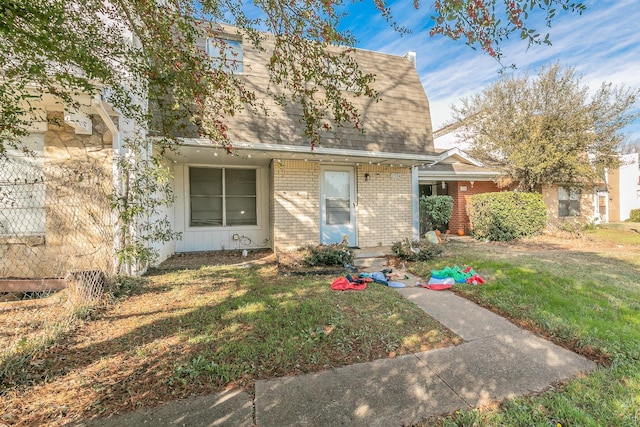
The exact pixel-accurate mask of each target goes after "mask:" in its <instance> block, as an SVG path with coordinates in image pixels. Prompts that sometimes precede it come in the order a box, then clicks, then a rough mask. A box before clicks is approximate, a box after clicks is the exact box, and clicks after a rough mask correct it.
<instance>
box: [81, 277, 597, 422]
mask: <svg viewBox="0 0 640 427" xmlns="http://www.w3.org/2000/svg"><path fill="white" fill-rule="evenodd" d="M409 276H410V278H409V280H404V281H403V282H405V283H407V287H406V288H401V289H398V292H400V293H401V294H402V295H404V296H405V297H407V298H408V299H410V300H411V301H413V302H414V303H416V304H417V305H418V306H419V307H421V308H422V309H424V310H425V311H426V312H427V313H428V314H429V315H430V316H432V317H434V318H435V319H436V320H438V321H439V322H440V323H442V324H443V325H444V326H446V327H448V328H449V329H451V330H452V331H453V332H455V333H456V334H457V335H459V336H460V337H461V338H462V339H463V340H464V343H463V344H461V345H459V346H456V347H449V348H444V349H439V350H433V351H427V352H424V353H417V354H411V355H406V356H401V357H397V358H394V359H381V360H376V361H374V362H370V363H360V364H356V365H351V366H346V367H343V368H337V369H332V370H329V371H324V372H320V373H315V374H307V375H300V376H296V377H287V378H279V379H273V380H264V381H258V382H256V387H255V398H252V396H251V395H249V394H248V393H245V392H241V391H230V392H225V393H221V394H217V395H212V396H203V397H198V398H194V399H189V400H185V401H178V402H172V403H170V404H167V405H165V406H163V407H160V408H154V409H151V410H146V411H140V412H135V413H131V414H126V415H123V416H120V417H116V418H112V419H103V420H98V421H97V422H92V423H85V424H81V425H87V426H88V425H92V426H131V425H136V426H137V425H145V424H146V425H153V426H154V427H155V426H218V425H220V426H222V425H225V426H253V425H258V426H260V427H270V426H274V427H275V426H278V427H280V426H339V425H348V426H401V425H411V424H413V423H417V422H419V421H420V420H422V419H424V418H426V417H429V416H432V415H439V414H445V413H449V412H453V411H455V410H457V409H462V408H472V407H477V406H480V405H484V404H487V403H489V402H492V401H500V400H503V399H505V398H508V397H512V396H519V395H525V394H530V393H534V392H539V391H542V390H544V389H545V388H547V387H548V386H550V385H551V384H554V383H556V382H558V381H562V380H565V379H568V378H571V377H573V376H575V375H577V374H578V373H580V372H587V371H591V370H593V369H595V367H596V366H595V364H594V363H593V362H591V361H589V360H587V359H586V358H584V357H582V356H579V355H577V354H575V353H572V352H570V351H568V350H565V349H563V348H561V347H558V346H556V345H554V344H553V343H551V342H549V341H546V340H544V339H541V338H539V337H537V336H535V335H533V334H531V333H529V332H527V331H524V330H522V329H520V328H518V327H516V326H515V325H513V324H512V323H510V322H508V321H507V320H505V319H504V318H502V317H500V316H498V315H496V314H494V313H492V312H491V311H488V310H485V309H484V308H481V307H479V306H478V305H476V304H474V303H472V302H470V301H468V300H466V299H464V298H461V297H458V296H456V295H455V294H453V293H451V292H449V291H431V290H427V289H423V288H419V287H415V286H413V285H414V284H415V283H416V281H417V280H418V278H417V277H415V276H412V275H409ZM371 286H376V285H371Z"/></svg>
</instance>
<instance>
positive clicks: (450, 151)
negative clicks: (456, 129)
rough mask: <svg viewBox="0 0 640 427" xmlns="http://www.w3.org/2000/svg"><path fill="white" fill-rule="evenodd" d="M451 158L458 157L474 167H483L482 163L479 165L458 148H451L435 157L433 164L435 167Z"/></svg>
mask: <svg viewBox="0 0 640 427" xmlns="http://www.w3.org/2000/svg"><path fill="white" fill-rule="evenodd" d="M453 156H458V157H460V158H462V159H463V160H465V161H466V162H468V163H470V164H472V165H474V166H483V165H482V163H480V162H479V161H478V160H476V159H474V158H473V157H471V156H469V155H468V154H467V153H465V152H464V151H462V150H461V149H459V148H458V147H453V148H450V149H448V150H447V151H444V152H442V153H440V155H439V156H438V157H437V159H436V161H435V162H434V163H433V164H434V165H436V164H438V163H440V162H441V161H443V160H445V159H448V158H449V157H453Z"/></svg>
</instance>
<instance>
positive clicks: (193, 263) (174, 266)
mask: <svg viewBox="0 0 640 427" xmlns="http://www.w3.org/2000/svg"><path fill="white" fill-rule="evenodd" d="M274 261H275V255H274V253H273V251H272V250H271V249H255V250H247V252H246V256H243V252H242V251H241V250H235V251H208V252H190V253H184V254H175V255H172V256H171V257H169V258H168V259H166V260H165V261H163V262H162V263H161V264H160V265H159V266H158V267H156V268H155V269H154V270H159V271H166V270H196V269H198V268H201V267H204V266H207V265H242V264H267V263H270V262H274Z"/></svg>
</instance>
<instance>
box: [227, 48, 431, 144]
mask: <svg viewBox="0 0 640 427" xmlns="http://www.w3.org/2000/svg"><path fill="white" fill-rule="evenodd" d="M273 40H274V39H273V37H270V36H268V37H267V38H266V41H265V42H264V44H263V47H265V48H266V51H263V52H261V51H258V50H257V49H255V48H254V47H253V46H252V45H251V44H250V43H245V45H244V72H243V75H242V77H241V78H242V79H244V80H245V81H246V82H247V84H248V85H250V86H251V89H252V90H254V91H255V93H256V95H257V97H258V99H264V100H265V102H266V104H267V106H268V108H269V115H268V116H265V115H264V114H262V113H259V112H252V111H249V110H244V111H242V112H241V113H240V114H238V115H236V116H235V117H234V118H233V119H231V120H230V121H229V123H228V129H229V131H228V134H229V136H230V138H231V140H232V141H236V142H263V143H269V144H285V145H309V141H306V140H304V138H303V133H302V130H303V125H302V124H301V123H300V122H299V121H298V119H299V118H300V117H301V115H302V109H301V108H300V107H297V106H289V107H287V108H286V109H284V108H282V107H281V106H279V105H277V104H276V103H275V102H274V101H273V100H271V99H270V98H268V97H267V95H266V91H267V88H268V85H269V76H268V71H267V67H266V64H267V61H268V59H269V55H270V53H269V52H270V51H271V49H272V48H273ZM353 54H354V55H355V58H356V59H357V61H358V64H359V66H360V67H361V69H362V71H363V72H366V73H373V74H375V75H376V80H375V82H374V83H373V87H374V89H375V90H377V91H378V93H379V96H380V99H381V100H380V101H379V102H376V101H374V100H372V99H369V98H366V97H360V98H354V103H355V105H357V107H358V108H359V110H360V112H361V114H362V124H363V127H364V129H365V133H364V134H363V133H361V132H360V131H358V130H357V129H355V128H353V127H352V126H345V127H344V128H338V129H337V131H338V132H337V133H338V136H339V139H336V138H333V134H332V133H328V134H327V138H325V139H323V141H322V146H323V147H327V148H344V149H352V150H366V151H375V152H383V153H385V152H386V153H410V154H420V155H424V154H432V153H433V152H434V149H433V137H432V127H431V115H430V111H429V101H428V99H427V96H426V94H425V91H424V88H423V87H422V84H421V82H420V79H419V77H418V74H417V72H416V69H415V66H414V64H413V63H412V62H411V61H409V60H408V59H406V58H404V57H400V56H394V55H388V54H383V53H379V52H372V51H365V50H356V51H355V52H354V53H353Z"/></svg>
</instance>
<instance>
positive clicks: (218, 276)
mask: <svg viewBox="0 0 640 427" xmlns="http://www.w3.org/2000/svg"><path fill="white" fill-rule="evenodd" d="M185 260H186V259H179V260H178V261H179V262H178V264H181V265H189V264H188V263H186V262H185ZM201 261H207V260H201ZM213 262H215V260H214V261H213ZM205 264H207V263H206V262H205ZM190 267H192V268H190V269H184V267H181V268H182V269H181V270H174V271H157V272H155V273H153V274H151V275H149V276H148V277H147V278H146V281H145V283H144V284H143V285H140V286H139V287H135V286H134V287H133V288H131V289H129V294H130V295H129V297H128V298H123V299H120V300H118V301H115V302H113V303H112V304H111V305H108V306H107V307H106V308H104V309H103V310H102V311H97V312H94V313H93V314H92V315H90V316H89V317H88V318H85V319H83V320H81V321H80V320H79V321H78V326H77V327H76V329H73V330H72V331H71V332H70V333H68V334H65V335H63V336H60V337H58V338H57V339H56V341H55V342H53V343H50V345H49V346H47V347H46V348H43V349H41V350H39V351H36V352H35V353H33V354H32V355H30V356H29V357H28V359H27V360H24V358H13V359H11V358H7V359H5V360H0V362H1V363H2V365H3V367H4V366H7V364H8V363H16V361H23V364H22V365H19V366H16V367H15V369H11V370H8V369H7V370H3V371H1V372H5V375H4V376H3V377H2V378H1V380H2V387H1V390H2V391H1V392H0V396H2V409H3V411H1V412H2V414H3V415H2V418H0V424H1V423H3V422H4V423H8V424H10V425H14V424H15V425H25V426H27V425H29V426H31V425H43V424H47V425H63V424H66V423H69V422H72V421H78V420H82V419H87V418H91V417H96V416H107V415H111V414H114V413H121V412H127V411H132V410H135V409H138V408H141V407H150V406H155V405H159V404H161V403H163V402H167V401H170V400H175V399H180V398H183V397H186V396H189V395H192V394H205V393H210V392H215V391H219V390H222V389H224V388H227V387H234V386H236V387H243V388H246V389H248V390H249V391H251V390H252V387H253V384H254V382H255V381H256V380H258V379H263V378H269V377H274V376H284V375H295V374H300V373H304V372H313V371H318V370H323V369H329V368H331V367H336V366H343V365H348V364H352V363H358V362H365V361H371V360H374V359H378V358H383V357H395V356H396V355H402V354H407V353H413V352H418V351H424V350H429V349H434V348H440V347H444V346H450V345H455V344H457V343H459V342H460V340H459V338H457V337H456V336H454V335H453V334H452V333H451V332H450V331H448V330H445V329H443V328H442V327H441V326H440V325H439V324H437V323H436V322H434V321H433V320H432V319H431V318H430V317H428V316H427V315H426V314H425V313H424V312H423V311H422V310H421V309H419V308H417V307H416V306H415V305H414V304H412V303H411V302H409V301H408V300H407V299H406V298H404V297H403V296H401V295H400V294H399V293H398V292H396V291H395V290H393V289H390V288H387V287H384V286H381V285H377V284H371V285H369V286H368V288H367V289H366V290H365V291H347V292H338V291H332V290H331V289H330V287H329V285H330V284H331V281H332V280H333V278H334V277H333V276H279V275H278V274H277V273H278V272H277V268H276V264H275V260H274V259H273V257H271V258H270V259H266V261H260V260H258V262H257V263H254V264H238V265H217V266H216V265H204V266H201V267H195V266H193V265H191V266H190ZM134 284H135V282H134ZM18 314H19V313H17V312H12V313H9V312H6V313H2V314H0V315H7V316H16V315H18ZM22 314H23V315H25V314H28V313H22ZM0 320H2V319H0Z"/></svg>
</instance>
